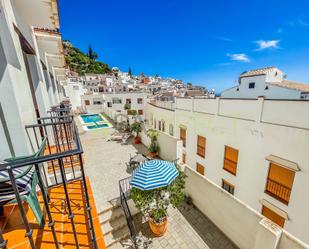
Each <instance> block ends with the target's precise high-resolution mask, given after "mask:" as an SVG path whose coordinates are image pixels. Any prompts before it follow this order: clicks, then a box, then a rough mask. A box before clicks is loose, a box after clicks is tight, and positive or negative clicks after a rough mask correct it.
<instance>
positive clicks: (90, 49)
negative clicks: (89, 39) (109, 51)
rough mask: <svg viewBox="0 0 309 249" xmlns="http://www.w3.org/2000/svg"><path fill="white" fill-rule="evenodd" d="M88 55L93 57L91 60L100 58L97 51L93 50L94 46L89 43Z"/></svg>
mask: <svg viewBox="0 0 309 249" xmlns="http://www.w3.org/2000/svg"><path fill="white" fill-rule="evenodd" d="M87 55H88V57H89V58H90V59H91V60H94V61H95V60H96V59H98V54H97V53H95V52H93V50H92V48H91V46H90V45H89V48H88V54H87Z"/></svg>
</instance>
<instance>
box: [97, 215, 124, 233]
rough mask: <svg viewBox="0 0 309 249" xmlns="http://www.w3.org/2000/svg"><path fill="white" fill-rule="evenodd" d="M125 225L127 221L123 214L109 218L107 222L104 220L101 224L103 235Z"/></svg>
mask: <svg viewBox="0 0 309 249" xmlns="http://www.w3.org/2000/svg"><path fill="white" fill-rule="evenodd" d="M126 225H127V221H126V218H125V216H124V215H123V216H120V217H118V218H117V219H114V220H110V221H109V222H105V223H103V224H102V231H103V234H104V236H105V235H106V234H108V233H111V232H113V231H117V230H119V229H121V228H123V227H125V226H126Z"/></svg>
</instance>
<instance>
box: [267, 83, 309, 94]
mask: <svg viewBox="0 0 309 249" xmlns="http://www.w3.org/2000/svg"><path fill="white" fill-rule="evenodd" d="M266 83H267V84H271V85H274V86H280V87H285V88H289V89H294V90H298V91H302V92H308V91H309V84H303V83H298V82H294V81H289V80H282V81H281V82H266Z"/></svg>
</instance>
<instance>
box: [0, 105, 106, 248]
mask: <svg viewBox="0 0 309 249" xmlns="http://www.w3.org/2000/svg"><path fill="white" fill-rule="evenodd" d="M25 129H26V133H27V135H28V137H29V140H30V143H31V147H32V148H33V151H34V152H35V153H34V154H33V155H31V156H26V157H19V158H12V159H7V160H4V161H3V162H1V164H0V175H1V176H0V182H1V185H0V188H1V195H0V196H1V209H2V210H1V211H2V215H1V217H0V224H1V233H0V248H32V249H34V248H105V243H104V240H103V236H102V232H101V228H100V224H99V221H98V213H97V211H96V208H95V203H94V198H93V194H92V189H91V186H90V183H89V180H88V178H87V177H86V176H85V172H84V159H83V155H82V153H83V150H82V147H81V143H80V139H79V135H78V132H77V128H76V125H75V123H74V119H73V116H71V115H70V110H69V108H64V109H59V108H58V107H55V108H53V109H52V111H51V112H50V117H45V118H40V119H39V120H38V124H34V125H28V126H26V127H25Z"/></svg>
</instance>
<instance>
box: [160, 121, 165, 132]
mask: <svg viewBox="0 0 309 249" xmlns="http://www.w3.org/2000/svg"><path fill="white" fill-rule="evenodd" d="M161 123H162V131H163V132H165V121H164V120H162V121H161Z"/></svg>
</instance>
